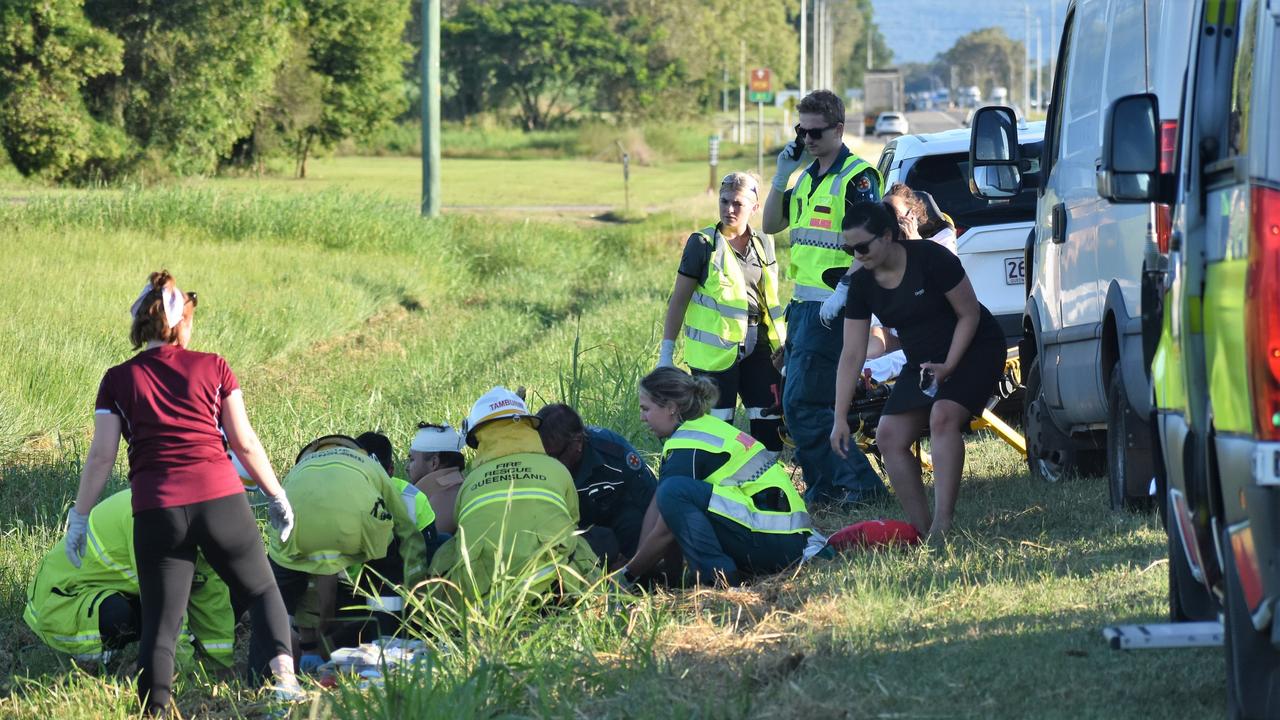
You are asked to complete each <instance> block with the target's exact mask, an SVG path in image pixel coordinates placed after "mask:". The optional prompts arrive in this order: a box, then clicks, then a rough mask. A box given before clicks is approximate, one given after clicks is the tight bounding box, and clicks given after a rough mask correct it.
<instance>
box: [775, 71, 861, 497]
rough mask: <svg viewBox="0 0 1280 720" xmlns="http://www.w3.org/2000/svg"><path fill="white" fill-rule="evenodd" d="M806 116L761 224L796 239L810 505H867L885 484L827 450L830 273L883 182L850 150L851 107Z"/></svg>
mask: <svg viewBox="0 0 1280 720" xmlns="http://www.w3.org/2000/svg"><path fill="white" fill-rule="evenodd" d="M797 110H798V111H799V116H800V122H799V124H797V125H796V140H795V142H793V143H788V144H787V146H786V147H785V148H783V150H782V152H781V153H779V154H778V165H777V172H776V173H775V174H774V176H773V188H772V189H771V190H770V191H769V197H768V199H767V200H766V201H765V204H764V217H763V222H762V223H761V226H762V229H763V230H764V231H765V232H767V233H777V232H781V231H782V230H788V229H789V230H790V236H791V263H790V266H789V267H788V268H787V275H788V277H790V278H792V279H793V280H794V281H795V291H794V293H793V295H792V298H791V304H790V305H789V306H788V308H787V325H788V328H789V329H788V333H787V342H786V383H785V386H784V389H783V394H782V408H783V415H784V416H785V418H786V424H787V429H788V431H789V432H790V434H791V438H792V439H793V440H794V441H795V445H796V461H797V462H798V463H799V464H800V467H801V470H802V471H803V472H804V479H805V484H806V485H807V486H808V489H807V490H806V493H805V500H806V501H807V502H810V503H820V502H824V501H825V502H835V503H856V502H865V501H868V500H871V499H874V498H875V497H877V496H879V495H882V494H883V493H884V492H885V488H884V483H883V482H882V481H881V480H880V476H879V475H877V474H876V472H875V470H873V469H872V468H871V463H869V462H868V461H867V458H866V456H865V455H863V454H862V453H860V452H858V451H856V450H855V451H852V452H850V453H849V454H848V457H847V458H843V459H842V458H840V457H838V456H837V455H836V454H835V453H834V452H833V451H832V450H831V445H830V443H829V442H828V441H827V436H828V434H829V432H830V428H831V422H832V412H833V411H832V403H833V400H834V398H835V369H836V364H837V363H838V362H839V360H840V348H841V345H842V342H843V338H842V335H841V328H840V327H839V326H838V325H837V326H835V327H827V326H826V325H825V324H823V322H822V318H821V317H820V314H819V313H820V311H821V309H822V303H823V301H824V300H826V299H827V298H828V297H830V296H831V294H832V290H831V288H830V287H829V286H828V285H827V284H826V283H825V282H824V281H823V279H822V275H823V273H824V272H826V271H827V270H828V269H830V268H834V267H841V268H847V267H849V258H848V256H846V255H845V254H844V252H843V251H842V250H841V246H842V244H843V240H842V238H841V236H840V223H841V221H842V219H843V217H844V210H845V207H846V206H848V205H850V204H852V203H856V202H860V201H873V202H874V201H879V200H880V194H881V181H880V174H879V173H878V172H877V171H876V169H875V168H874V167H872V166H871V165H870V164H868V163H867V162H866V161H864V160H862V159H861V158H859V157H858V156H856V155H854V154H853V153H852V152H850V151H849V148H847V147H845V144H844V103H843V102H841V100H840V98H839V97H838V96H837V95H836V94H835V93H832V92H831V91H829V90H815V91H814V92H812V93H810V94H808V95H806V96H805V98H804V99H803V100H801V101H800V105H799V106H798V107H797ZM810 159H812V162H809V160H810ZM806 162H808V163H809V164H808V167H807V168H806V169H805V171H804V172H803V173H802V174H801V175H800V180H799V181H798V182H797V183H796V184H795V187H793V188H792V189H790V190H788V189H787V184H788V183H789V182H790V180H791V176H792V175H793V174H794V173H795V171H796V170H798V169H799V168H800V167H801V166H802V165H803V164H804V163H806Z"/></svg>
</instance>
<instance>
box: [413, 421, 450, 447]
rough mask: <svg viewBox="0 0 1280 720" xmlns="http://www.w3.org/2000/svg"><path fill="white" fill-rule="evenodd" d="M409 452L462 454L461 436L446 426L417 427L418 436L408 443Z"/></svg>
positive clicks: (422, 425)
mask: <svg viewBox="0 0 1280 720" xmlns="http://www.w3.org/2000/svg"><path fill="white" fill-rule="evenodd" d="M409 451H410V452H456V453H460V452H462V436H461V435H459V434H458V431H457V430H454V429H453V428H451V427H449V426H448V425H427V424H425V423H424V424H421V425H419V426H418V434H417V435H414V436H413V442H412V443H409Z"/></svg>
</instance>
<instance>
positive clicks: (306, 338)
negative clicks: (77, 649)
mask: <svg viewBox="0 0 1280 720" xmlns="http://www.w3.org/2000/svg"><path fill="white" fill-rule="evenodd" d="M0 222H3V223H4V225H5V227H7V228H11V229H12V230H11V237H10V238H9V242H8V243H7V244H6V253H5V254H4V255H3V256H0V273H3V275H4V277H5V278H6V280H7V282H5V283H3V284H0V306H3V307H5V308H7V309H9V308H12V309H13V312H10V313H7V314H6V315H5V316H4V317H3V318H0V339H2V340H3V341H4V343H5V345H6V348H16V349H18V350H19V352H12V353H7V354H6V361H5V362H4V363H0V422H4V423H7V424H6V425H5V426H4V430H5V434H4V435H3V437H4V438H5V440H4V442H5V443H6V444H5V446H4V447H0V611H2V612H0V716H3V717H19V718H33V719H34V718H50V717H59V718H61V717H71V718H96V717H125V716H128V715H129V714H130V713H131V711H132V709H133V705H132V689H131V683H130V681H129V680H128V679H126V678H122V677H116V676H112V675H109V674H108V675H106V676H101V677H88V676H85V675H83V674H82V673H80V672H79V671H75V670H72V669H71V668H70V667H69V666H68V665H67V663H66V661H65V660H64V659H61V658H59V657H58V656H57V655H55V654H54V653H52V652H50V651H48V650H47V649H45V648H43V647H42V646H41V645H40V644H39V643H38V642H37V641H36V640H35V638H34V637H33V636H32V635H31V634H30V633H29V632H28V631H27V630H26V628H25V626H24V625H23V624H22V622H21V620H20V608H21V605H22V603H23V602H24V597H25V587H26V583H27V582H28V580H29V578H30V575H31V573H32V572H33V571H34V567H35V564H36V563H37V562H38V559H39V557H40V556H41V554H42V553H43V552H44V551H45V549H46V548H47V547H48V546H49V545H51V544H52V543H53V542H54V541H55V540H56V538H57V537H58V535H59V534H60V532H61V529H60V524H61V518H62V517H63V513H64V512H65V507H66V505H67V503H68V502H69V500H70V496H71V494H72V493H73V492H74V490H75V486H76V477H77V475H78V470H79V462H80V459H81V458H82V457H83V453H84V449H85V447H86V445H85V441H86V440H87V429H88V427H89V424H90V422H91V415H90V407H91V403H92V401H93V395H94V392H95V390H96V387H97V382H98V379H99V378H100V377H101V373H102V371H103V370H104V369H105V368H106V367H107V366H108V365H110V364H112V363H115V362H119V361H120V360H122V359H124V358H126V357H128V356H129V354H130V350H129V348H128V346H127V343H126V341H125V333H126V331H127V322H128V319H127V310H128V305H129V303H130V302H131V301H132V300H133V297H134V296H135V294H136V293H137V290H138V288H139V286H140V285H141V282H142V280H143V277H144V276H145V273H146V272H147V271H149V270H151V269H154V268H156V267H159V266H161V265H167V266H168V267H169V269H170V270H172V271H173V272H175V274H176V275H177V277H178V278H179V280H180V281H181V282H182V284H183V286H184V287H186V288H188V289H195V290H198V291H200V297H201V305H200V310H199V311H198V316H197V327H196V340H195V343H194V346H195V349H201V350H212V351H217V352H220V353H222V354H224V355H226V356H227V357H228V359H229V360H230V362H231V365H232V367H233V368H234V369H235V370H236V371H237V373H238V375H239V377H240V380H241V383H242V385H243V387H244V389H245V396H246V400H247V404H248V408H249V413H250V417H251V419H252V421H253V423H254V425H255V427H256V428H257V430H258V431H259V434H260V435H261V436H262V437H263V440H264V442H265V444H266V445H267V448H268V452H269V454H270V456H271V457H272V460H273V463H274V465H275V467H276V469H277V471H279V472H281V473H283V472H285V471H287V470H288V468H289V465H290V464H291V462H292V458H293V456H294V454H295V453H296V451H297V448H298V447H299V446H300V445H301V444H302V443H303V442H305V441H307V440H310V439H311V438H313V437H315V436H316V435H318V434H321V433H325V432H334V431H337V432H348V433H355V432H360V431H362V430H365V429H370V428H374V427H380V428H382V429H384V430H386V431H387V432H388V434H389V435H390V436H391V437H392V439H393V441H394V442H395V444H396V446H397V447H398V448H399V449H400V452H401V454H403V452H404V448H405V446H406V443H407V441H408V439H409V437H410V435H411V433H412V432H413V429H414V425H415V423H416V421H417V420H419V419H425V420H437V421H439V420H448V421H452V422H454V423H457V422H458V421H460V419H461V418H462V417H464V416H465V413H466V412H467V409H468V408H469V406H470V404H471V403H472V402H473V401H474V399H475V398H476V397H478V396H479V395H480V394H481V393H482V392H483V391H484V390H486V389H488V387H490V386H491V385H494V384H498V383H502V384H506V385H508V386H518V385H523V386H525V387H526V388H528V390H529V392H530V398H531V400H532V404H533V406H534V407H535V408H536V407H537V406H538V405H540V404H541V403H542V402H553V401H558V400H571V401H573V402H575V403H576V404H577V405H578V406H579V407H580V409H581V410H582V411H583V414H584V416H585V419H586V420H587V421H588V422H595V423H601V424H605V425H609V426H611V427H614V428H615V429H618V430H620V431H622V432H623V434H624V435H627V436H628V437H629V438H630V439H632V440H633V441H635V442H636V443H637V444H638V445H639V446H640V447H641V449H642V450H645V451H648V452H650V453H652V452H654V451H656V450H657V449H658V443H657V442H656V440H654V439H653V438H652V437H651V436H649V435H648V434H647V432H645V431H644V428H643V426H642V425H641V424H640V423H639V418H638V415H637V410H636V405H635V380H636V379H637V378H638V377H639V376H640V375H641V374H643V373H644V372H646V371H647V370H648V369H649V368H650V367H651V366H652V363H653V361H654V358H655V349H656V348H655V345H656V339H657V332H658V327H659V323H660V321H661V320H660V319H661V317H662V311H663V307H664V304H665V297H666V294H667V292H668V289H669V287H670V284H671V276H672V273H673V271H674V268H675V265H676V264H677V262H678V260H677V258H678V256H679V252H680V247H681V244H682V242H683V239H684V237H685V236H686V234H687V232H688V231H689V230H690V229H691V228H693V227H695V226H696V225H697V224H698V223H697V220H696V219H693V218H688V217H683V216H680V215H674V214H673V215H661V216H658V217H654V218H650V219H649V220H648V221H646V222H645V223H642V224H639V225H635V226H626V227H612V228H600V227H586V226H574V225H546V224H539V223H534V222H510V221H501V220H495V219H493V218H491V217H487V216H486V217H483V218H465V217H445V218H444V219H442V220H438V221H433V222H430V223H427V222H424V221H422V220H421V219H419V218H418V217H417V216H416V215H415V214H414V213H413V211H412V209H410V208H405V207H403V206H402V205H399V206H397V205H393V204H387V203H386V202H384V201H381V200H378V199H375V198H370V197H363V196H355V197H348V196H339V195H328V196H324V197H311V196H306V195H301V194H299V195H288V196H278V195H273V194H270V193H263V194H260V195H258V196H246V195H245V194H243V193H241V192H239V191H223V192H217V191H192V190H183V191H168V190H166V191H148V192H141V193H127V192H116V193H102V194H75V195H72V196H69V197H64V198H62V199H60V200H53V199H47V200H39V199H38V200H33V201H31V202H29V203H26V204H22V205H9V206H0ZM969 452H970V455H969V466H968V470H967V473H966V478H965V481H964V484H963V486H962V489H961V496H960V504H959V509H958V515H957V522H958V526H959V528H960V529H961V532H959V533H958V534H957V535H956V537H955V539H954V541H953V542H952V543H951V544H950V545H949V546H947V547H944V548H941V549H930V548H914V549H908V550H896V551H888V552H878V553H858V552H853V553H848V554H845V555H842V556H841V557H839V558H837V559H836V560H833V561H829V562H825V563H817V564H814V565H811V566H808V567H806V568H804V569H802V570H801V571H800V572H799V573H797V574H794V575H784V576H780V577H776V578H771V579H767V580H764V581H760V582H757V583H754V584H753V585H752V586H750V587H747V588H744V589H739V590H735V591H732V592H721V591H699V592H696V593H667V592H659V593H656V594H653V595H645V596H640V597H637V598H634V599H631V600H628V601H626V602H616V598H613V597H611V596H610V595H609V593H608V592H607V591H606V590H604V589H603V588H601V589H600V590H598V591H596V592H595V593H590V594H588V596H587V597H585V598H583V599H582V600H581V602H580V604H578V605H575V606H572V607H569V608H567V609H552V608H547V611H546V612H544V613H529V612H526V611H525V609H524V608H520V609H519V610H518V611H516V609H515V608H514V607H513V606H510V605H507V606H503V605H502V604H501V603H499V604H497V605H491V606H488V607H487V608H485V609H483V611H484V612H489V613H490V615H488V616H486V615H484V614H483V612H482V614H481V615H479V616H478V620H477V621H476V622H475V623H473V624H471V625H469V626H468V625H466V623H471V622H472V620H465V621H464V619H463V617H461V616H449V615H448V614H446V613H442V612H437V613H434V614H432V615H431V617H432V618H434V622H436V624H437V625H436V627H435V629H434V630H433V631H431V632H430V633H428V634H427V635H428V637H430V639H431V640H432V641H433V643H443V644H444V646H445V649H446V650H447V652H446V653H443V654H441V655H439V657H438V658H437V660H436V661H434V662H431V663H427V664H423V665H420V666H417V667H413V668H409V669H406V670H405V671H404V672H403V673H399V672H397V673H395V674H393V675H391V676H390V677H389V678H388V680H387V684H386V686H385V687H384V688H383V689H381V690H364V691H362V690H360V689H359V688H358V687H355V686H351V685H346V686H343V687H342V688H340V689H339V690H338V691H336V692H333V693H330V694H327V695H326V696H324V698H323V699H322V700H321V701H320V702H318V703H316V704H315V705H314V706H307V707H303V708H299V709H298V711H297V712H296V713H295V716H297V717H317V718H319V717H344V718H354V717H409V716H419V715H422V716H427V717H433V716H436V715H437V714H444V713H445V712H449V713H450V716H451V717H510V716H519V717H557V718H558V717H566V718H569V717H575V718H576V717H617V718H624V717H625V718H635V717H708V718H719V717H725V718H729V717H754V716H778V717H814V718H825V717H873V716H874V717H889V716H893V717H921V716H929V717H938V716H942V717H983V718H987V717H997V718H1003V717H1009V718H1018V717H1029V716H1035V717H1063V718H1066V717H1071V718H1077V717H1117V716H1122V717H1143V716H1149V717H1183V716H1193V717H1203V716H1209V715H1214V714H1217V713H1218V712H1219V710H1220V708H1221V703H1222V700H1223V695H1222V685H1221V680H1220V677H1221V675H1220V667H1221V659H1220V658H1221V654H1220V652H1219V651H1214V650H1202V651H1176V652H1152V653H1148V654H1120V653H1114V652H1112V651H1110V650H1109V649H1107V648H1106V646H1105V644H1104V643H1103V641H1102V640H1101V637H1100V635H1099V628H1100V627H1101V626H1102V625H1105V624H1108V623H1111V622H1139V621H1146V622H1150V621H1159V620H1160V619H1161V618H1162V617H1163V614H1164V612H1165V610H1164V603H1165V592H1166V585H1165V577H1164V566H1163V564H1162V558H1163V556H1164V544H1163V539H1162V538H1163V536H1162V534H1161V532H1160V528H1159V524H1158V522H1157V521H1156V520H1155V519H1153V518H1150V517H1147V516H1140V515H1131V514H1112V513H1110V512H1109V511H1107V510H1106V509H1105V508H1106V499H1105V487H1104V486H1103V484H1102V483H1099V482H1097V481H1090V480H1081V481H1074V482H1069V483H1063V484H1059V485H1054V486H1043V485H1039V484H1036V483H1032V482H1031V481H1030V480H1028V479H1027V477H1026V475H1025V472H1024V466H1023V465H1022V464H1021V463H1020V461H1019V459H1018V458H1017V456H1016V455H1015V454H1014V453H1013V452H1012V451H1011V450H1010V449H1009V448H1007V447H1006V446H1004V445H1002V444H1000V443H999V442H997V441H995V440H992V439H990V438H987V437H982V436H979V437H975V438H973V439H972V440H971V442H970V443H969ZM114 482H115V483H117V484H118V483H120V482H121V480H120V479H119V478H118V477H117V479H116V480H115V481H114ZM881 515H886V516H900V511H899V510H898V508H897V506H896V505H895V504H894V503H893V502H892V501H888V502H885V503H882V504H880V505H876V506H872V507H868V508H863V509H861V510H858V511H857V512H833V511H830V510H815V517H816V519H817V522H818V524H819V527H820V528H822V529H824V530H828V531H829V530H833V529H835V528H838V527H840V526H842V525H845V524H847V523H849V522H851V521H854V520H858V519H864V518H869V517H876V516H881ZM495 613H496V614H495ZM473 619H476V618H473ZM179 702H180V708H181V709H182V711H183V712H184V714H185V715H186V716H204V717H228V718H229V717H241V716H248V717H257V716H260V715H261V713H262V712H263V711H264V710H265V706H263V705H262V704H261V701H260V698H259V697H258V696H257V695H255V694H254V693H253V692H252V691H250V690H248V689H246V688H244V687H242V686H241V685H239V684H238V683H236V682H227V681H223V680H219V679H216V678H204V677H201V676H199V675H185V676H184V677H183V679H182V686H181V690H180V694H179Z"/></svg>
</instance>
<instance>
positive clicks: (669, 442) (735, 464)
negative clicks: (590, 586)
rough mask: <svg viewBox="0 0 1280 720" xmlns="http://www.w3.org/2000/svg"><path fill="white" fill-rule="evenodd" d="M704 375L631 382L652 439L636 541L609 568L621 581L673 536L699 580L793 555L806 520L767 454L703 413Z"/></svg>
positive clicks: (732, 579)
mask: <svg viewBox="0 0 1280 720" xmlns="http://www.w3.org/2000/svg"><path fill="white" fill-rule="evenodd" d="M716 393H717V390H716V386H715V383H714V382H712V381H711V380H710V379H709V378H707V377H705V376H701V377H698V376H693V375H689V374H688V373H686V372H684V371H683V370H679V369H676V368H658V369H657V370H654V371H653V372H651V373H649V374H648V375H646V376H645V377H644V378H643V379H642V380H641V381H640V393H639V394H640V418H641V420H643V421H644V423H645V424H646V425H648V426H649V429H650V430H652V431H653V433H654V435H656V436H657V437H658V438H659V439H660V440H662V441H663V444H662V467H661V469H660V470H659V479H658V492H657V495H656V496H655V497H654V505H655V507H656V508H657V511H658V514H659V517H657V518H655V519H654V521H653V522H651V523H649V525H648V528H647V530H648V532H647V533H646V534H645V536H644V538H642V539H641V541H640V548H639V549H638V550H636V554H635V556H634V557H632V558H631V560H630V561H629V562H628V563H627V565H626V567H624V568H623V569H622V572H621V573H619V576H620V577H619V580H620V581H621V584H622V585H624V586H628V585H630V584H632V583H634V582H635V581H636V580H637V579H638V578H639V577H641V576H643V575H645V574H646V573H648V572H649V571H650V570H652V569H653V566H654V564H655V563H656V562H657V561H658V559H659V558H661V557H662V556H663V555H664V554H665V553H666V551H667V549H668V548H669V547H670V546H671V545H672V544H678V545H679V546H680V550H681V551H682V552H683V553H684V559H685V562H687V563H688V565H689V570H690V571H691V572H692V573H693V575H694V577H695V578H696V581H697V582H699V583H707V584H710V583H713V582H723V583H726V584H728V585H737V584H738V583H739V582H741V581H742V580H744V579H746V578H748V577H750V576H753V575H763V574H768V573H775V572H778V571H780V570H783V569H784V568H786V567H788V566H790V565H793V564H795V563H797V562H799V561H800V558H801V557H802V556H803V554H804V550H805V546H806V545H807V544H808V542H809V536H810V535H812V534H813V524H812V523H811V522H810V520H809V512H808V510H807V509H806V508H805V504H804V500H802V499H801V498H800V494H799V493H798V492H796V488H795V486H794V485H792V484H791V478H790V477H789V476H788V475H787V473H786V471H785V470H783V469H782V466H781V465H780V464H778V461H777V456H776V455H775V454H773V453H771V452H769V451H767V450H765V449H764V445H763V444H762V443H760V442H757V441H756V439H755V438H753V437H751V436H750V435H748V434H746V433H744V432H742V431H741V430H739V429H738V428H736V427H734V426H732V425H730V424H729V423H727V422H725V421H723V420H721V419H719V418H717V417H714V416H713V415H711V414H710V413H709V411H710V409H711V408H712V407H713V406H714V405H715V401H716Z"/></svg>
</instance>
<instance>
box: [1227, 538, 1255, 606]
mask: <svg viewBox="0 0 1280 720" xmlns="http://www.w3.org/2000/svg"><path fill="white" fill-rule="evenodd" d="M1227 534H1228V535H1230V536H1231V555H1232V557H1233V558H1234V559H1235V561H1236V574H1237V575H1239V576H1240V589H1241V590H1242V591H1244V602H1245V606H1246V607H1248V608H1249V613H1250V614H1252V613H1253V612H1255V611H1256V610H1257V609H1258V605H1259V604H1261V603H1262V573H1260V572H1259V571H1258V554H1257V552H1256V551H1255V550H1254V548H1253V531H1252V530H1250V529H1249V523H1248V522H1243V523H1240V524H1239V525H1236V526H1233V527H1231V528H1230V529H1229V530H1228V533H1227Z"/></svg>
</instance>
